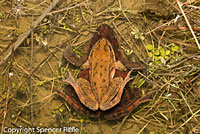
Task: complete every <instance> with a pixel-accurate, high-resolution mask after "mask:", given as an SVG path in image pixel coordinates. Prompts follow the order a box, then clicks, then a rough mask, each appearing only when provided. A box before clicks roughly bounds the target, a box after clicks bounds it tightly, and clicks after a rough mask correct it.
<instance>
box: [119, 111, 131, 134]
mask: <svg viewBox="0 0 200 134" xmlns="http://www.w3.org/2000/svg"><path fill="white" fill-rule="evenodd" d="M130 114H131V112H129V114H128V115H126V116H125V117H124V118H123V120H122V122H121V123H120V125H119V127H118V128H117V130H116V134H118V133H119V130H120V128H121V127H122V125H123V124H124V122H125V121H126V120H127V118H128V117H129V115H130Z"/></svg>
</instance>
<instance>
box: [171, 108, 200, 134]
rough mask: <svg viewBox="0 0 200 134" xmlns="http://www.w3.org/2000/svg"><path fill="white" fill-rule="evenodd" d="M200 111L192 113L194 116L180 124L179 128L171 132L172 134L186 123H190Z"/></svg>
mask: <svg viewBox="0 0 200 134" xmlns="http://www.w3.org/2000/svg"><path fill="white" fill-rule="evenodd" d="M199 112H200V109H199V110H198V111H196V112H195V113H194V114H192V116H191V117H190V118H189V119H188V120H186V121H185V122H184V123H183V124H182V125H180V126H179V127H178V128H177V129H175V130H174V131H173V132H171V133H170V134H174V133H175V132H176V131H177V130H178V129H179V128H181V127H183V126H184V125H185V124H186V123H188V122H189V121H190V120H191V119H192V118H193V117H194V116H195V115H196V114H198V113H199Z"/></svg>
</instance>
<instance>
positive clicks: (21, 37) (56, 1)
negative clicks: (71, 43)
mask: <svg viewBox="0 0 200 134" xmlns="http://www.w3.org/2000/svg"><path fill="white" fill-rule="evenodd" d="M58 2H59V0H55V1H54V2H52V3H51V5H50V6H49V7H48V8H47V9H46V10H45V11H44V12H43V14H42V15H41V16H40V17H39V18H38V19H37V20H36V21H35V22H34V23H33V24H32V25H31V27H30V29H29V30H27V31H26V32H25V33H23V34H22V35H21V36H20V38H19V39H18V40H17V41H16V42H15V43H14V44H13V47H11V48H10V49H9V50H8V53H7V54H6V56H5V57H4V58H2V60H1V62H0V65H2V64H3V63H4V62H5V61H6V60H7V59H8V58H9V57H10V55H11V54H12V53H13V51H15V50H16V49H17V48H18V47H19V46H20V45H21V43H22V42H23V41H24V40H25V39H26V38H27V37H28V36H29V35H30V33H31V32H32V31H33V30H34V29H35V28H36V27H37V26H38V24H40V22H41V21H42V20H43V19H44V18H45V17H46V16H47V14H48V13H49V12H50V11H51V10H52V9H53V8H54V7H55V6H56V5H57V3H58Z"/></svg>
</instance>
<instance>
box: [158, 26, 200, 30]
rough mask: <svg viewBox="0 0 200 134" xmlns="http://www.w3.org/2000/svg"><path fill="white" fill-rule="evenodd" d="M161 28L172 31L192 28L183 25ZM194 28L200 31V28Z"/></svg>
mask: <svg viewBox="0 0 200 134" xmlns="http://www.w3.org/2000/svg"><path fill="white" fill-rule="evenodd" d="M160 30H163V31H171V30H190V29H189V28H188V27H183V26H165V27H161V28H160ZM192 30H193V31H200V28H198V27H193V28H192Z"/></svg>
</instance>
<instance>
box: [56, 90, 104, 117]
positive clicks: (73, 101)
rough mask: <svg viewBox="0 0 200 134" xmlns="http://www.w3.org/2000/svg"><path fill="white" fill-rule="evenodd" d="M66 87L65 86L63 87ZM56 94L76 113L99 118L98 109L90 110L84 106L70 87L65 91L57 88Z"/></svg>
mask: <svg viewBox="0 0 200 134" xmlns="http://www.w3.org/2000/svg"><path fill="white" fill-rule="evenodd" d="M65 89H66V87H65ZM56 91H57V94H58V95H59V96H60V97H61V98H63V99H64V100H65V101H67V103H68V104H69V105H70V106H71V107H72V108H73V109H74V110H75V111H77V112H78V113H81V114H84V115H87V116H88V117H91V118H99V117H100V115H101V113H100V111H92V110H90V109H88V108H87V107H85V106H84V105H83V104H82V103H81V102H80V100H79V99H78V96H77V95H76V93H75V91H74V90H73V89H72V88H67V89H66V93H64V92H62V91H60V90H57V89H56Z"/></svg>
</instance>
